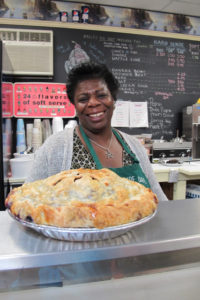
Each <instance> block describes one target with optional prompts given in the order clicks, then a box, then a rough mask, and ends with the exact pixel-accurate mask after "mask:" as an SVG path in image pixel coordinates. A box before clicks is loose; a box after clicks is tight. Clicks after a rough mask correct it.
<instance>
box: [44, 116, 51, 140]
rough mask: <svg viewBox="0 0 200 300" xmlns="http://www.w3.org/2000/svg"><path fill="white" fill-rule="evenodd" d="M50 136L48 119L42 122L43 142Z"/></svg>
mask: <svg viewBox="0 0 200 300" xmlns="http://www.w3.org/2000/svg"><path fill="white" fill-rule="evenodd" d="M50 135H52V130H51V124H50V121H49V119H45V120H43V121H42V138H43V141H45V140H46V139H47V138H48V137H49V136H50Z"/></svg>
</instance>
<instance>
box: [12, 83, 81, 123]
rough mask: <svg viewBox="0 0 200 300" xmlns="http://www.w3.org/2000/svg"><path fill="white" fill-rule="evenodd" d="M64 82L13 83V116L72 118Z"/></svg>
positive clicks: (72, 113) (73, 111)
mask: <svg viewBox="0 0 200 300" xmlns="http://www.w3.org/2000/svg"><path fill="white" fill-rule="evenodd" d="M75 114H76V113H75V107H74V105H73V104H71V103H70V101H69V99H68V96H67V93H66V85H65V84H64V83H31V82H30V83H27V82H26V83H15V84H14V116H15V117H20V118H22V117H23V118H36V117H37V118H51V117H62V118H73V117H75Z"/></svg>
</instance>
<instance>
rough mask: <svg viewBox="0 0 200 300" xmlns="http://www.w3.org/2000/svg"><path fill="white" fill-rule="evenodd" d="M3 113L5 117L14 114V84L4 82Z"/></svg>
mask: <svg viewBox="0 0 200 300" xmlns="http://www.w3.org/2000/svg"><path fill="white" fill-rule="evenodd" d="M2 115H3V117H4V118H8V117H12V116H13V84H12V83H11V82H3V83H2Z"/></svg>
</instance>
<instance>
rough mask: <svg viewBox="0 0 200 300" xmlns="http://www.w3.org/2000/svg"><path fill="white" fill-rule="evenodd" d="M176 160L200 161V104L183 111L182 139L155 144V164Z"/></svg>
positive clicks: (156, 142) (161, 141)
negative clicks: (161, 161)
mask: <svg viewBox="0 0 200 300" xmlns="http://www.w3.org/2000/svg"><path fill="white" fill-rule="evenodd" d="M164 159H165V160H166V159H176V160H178V161H180V162H184V161H190V160H191V159H192V160H200V103H199V104H194V105H192V106H187V107H185V108H184V109H183V111H182V138H178V137H177V138H175V139H174V141H171V142H166V141H164V140H162V139H161V140H160V141H155V142H154V143H153V159H152V161H153V162H156V161H160V160H164Z"/></svg>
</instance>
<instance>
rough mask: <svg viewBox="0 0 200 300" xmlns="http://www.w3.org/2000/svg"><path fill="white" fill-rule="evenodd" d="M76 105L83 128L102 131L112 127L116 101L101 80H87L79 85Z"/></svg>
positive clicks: (76, 92)
mask: <svg viewBox="0 0 200 300" xmlns="http://www.w3.org/2000/svg"><path fill="white" fill-rule="evenodd" d="M74 103H75V107H76V112H77V116H78V118H79V121H80V123H81V124H82V126H83V127H85V128H86V129H88V130H94V129H95V130H97V129H98V130H100V129H105V128H106V127H110V125H111V118H112V113H113V107H114V100H113V98H112V95H111V93H110V91H109V89H108V87H107V85H106V83H105V82H104V81H103V80H101V79H87V80H84V81H81V82H79V83H78V85H77V87H76V90H75V94H74Z"/></svg>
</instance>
